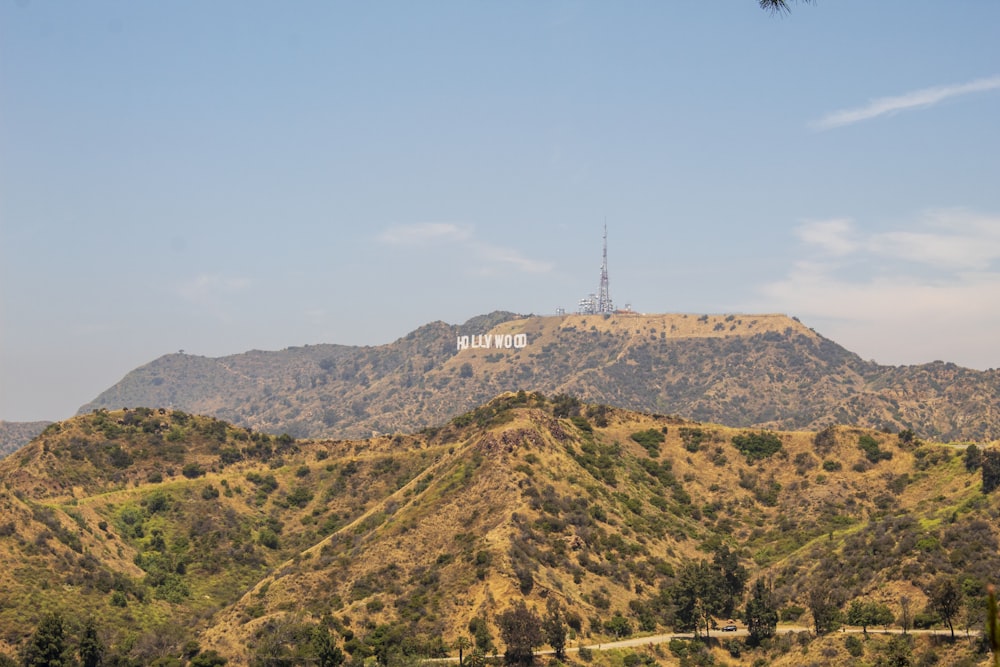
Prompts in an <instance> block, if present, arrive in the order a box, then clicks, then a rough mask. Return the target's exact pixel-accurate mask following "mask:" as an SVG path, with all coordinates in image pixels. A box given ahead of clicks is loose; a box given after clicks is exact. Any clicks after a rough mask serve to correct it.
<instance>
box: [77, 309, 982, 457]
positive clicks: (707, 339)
mask: <svg viewBox="0 0 1000 667" xmlns="http://www.w3.org/2000/svg"><path fill="white" fill-rule="evenodd" d="M518 335H520V336H523V341H524V346H523V347H516V346H514V345H512V344H511V342H512V341H513V340H515V337H516V336H518ZM462 336H468V337H469V341H467V342H469V347H467V348H466V349H458V345H457V341H460V340H461V337H462ZM508 337H509V338H508ZM494 341H501V342H506V345H505V346H502V347H501V348H499V349H498V348H497V347H496V345H494V344H493V342H494ZM477 344H478V345H483V346H482V347H479V346H477ZM487 344H489V347H485V345H487ZM522 388H530V389H533V390H538V391H542V392H545V393H570V394H573V395H576V396H579V397H580V398H582V399H584V400H587V401H590V402H594V403H604V404H608V405H615V406H620V407H625V408H628V409H632V410H639V411H645V412H655V413H661V414H674V415H681V416H683V417H686V418H691V419H699V420H704V421H711V422H715V423H720V424H727V425H730V426H734V427H766V428H778V429H815V430H818V429H820V428H823V427H824V426H826V425H828V424H845V425H847V424H853V425H859V426H864V427H868V428H877V429H886V428H888V429H893V430H897V431H898V430H907V429H908V430H912V431H914V432H916V433H917V434H918V435H920V436H921V437H923V438H933V439H940V440H972V441H986V440H991V439H996V438H998V437H1000V371H996V370H994V371H986V372H980V371H974V370H970V369H966V368H960V367H958V366H955V365H954V364H946V363H942V362H935V363H931V364H925V365H920V366H907V367H891V366H881V365H878V364H875V363H874V362H868V361H864V360H862V359H861V358H859V357H858V356H857V355H856V354H853V353H851V352H849V351H847V350H845V349H844V348H842V347H840V346H839V345H837V344H836V343H834V342H832V341H830V340H827V339H825V338H823V337H822V336H820V335H819V334H817V333H816V332H814V331H812V330H810V329H808V328H807V327H805V326H803V325H802V324H801V323H799V322H798V321H796V320H795V319H793V318H788V317H785V316H783V315H712V316H710V315H702V316H695V315H638V314H619V315H614V316H608V317H604V316H578V315H569V316H562V317H522V316H517V315H514V314H512V313H493V314H491V315H488V316H482V317H478V318H474V319H472V320H470V321H469V322H466V323H465V324H464V325H461V326H455V325H448V324H445V323H443V322H434V323H431V324H428V325H426V326H423V327H421V328H419V329H417V330H415V331H413V332H411V333H409V334H408V335H406V336H404V337H403V338H400V339H399V340H397V341H395V342H393V343H390V344H387V345H381V346H376V347H367V346H366V347H347V346H339V345H310V346H306V347H300V348H289V349H286V350H282V351H277V352H262V351H256V350H255V351H251V352H246V353H243V354H236V355H232V356H228V357H221V358H217V359H213V358H206V357H199V356H193V355H186V354H171V355H167V356H164V357H161V358H159V359H156V360H155V361H153V362H151V363H150V364H147V365H146V366H143V367H141V368H138V369H136V370H134V371H132V372H131V373H129V374H128V375H127V376H126V377H125V378H123V379H122V380H121V382H119V383H118V384H116V385H115V386H113V387H111V388H110V389H108V390H107V391H105V392H104V393H102V394H101V395H100V396H99V397H97V398H96V399H95V400H94V401H93V402H91V403H88V404H87V405H85V406H83V407H82V408H81V410H80V412H81V414H82V413H86V412H90V411H91V410H93V409H95V408H104V409H115V408H120V407H122V406H131V405H167V406H172V407H174V408H176V409H180V410H185V411H187V412H193V413H198V414H209V415H213V416H215V417H217V418H219V419H225V420H227V421H230V422H232V423H235V424H240V425H243V426H248V427H251V428H254V429H256V430H262V431H266V432H269V433H276V434H277V433H289V434H291V435H293V436H296V437H338V438H344V437H351V438H357V437H367V436H369V435H371V434H372V433H397V432H409V431H413V430H416V429H419V428H423V427H425V426H429V425H433V424H438V423H441V422H443V421H445V420H447V419H450V418H451V417H453V416H455V415H457V414H460V413H462V412H464V411H466V410H470V409H473V408H474V407H475V406H477V405H480V404H482V403H484V402H486V401H488V400H490V398H491V397H493V396H496V395H497V394H500V393H502V392H505V391H517V390H519V389H522Z"/></svg>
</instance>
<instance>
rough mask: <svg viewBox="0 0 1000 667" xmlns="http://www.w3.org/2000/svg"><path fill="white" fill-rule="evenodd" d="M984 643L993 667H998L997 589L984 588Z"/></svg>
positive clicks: (991, 586)
mask: <svg viewBox="0 0 1000 667" xmlns="http://www.w3.org/2000/svg"><path fill="white" fill-rule="evenodd" d="M986 643H987V644H989V647H990V652H991V653H993V667H1000V620H998V619H997V589H996V588H995V587H994V586H993V584H990V585H989V586H987V587H986Z"/></svg>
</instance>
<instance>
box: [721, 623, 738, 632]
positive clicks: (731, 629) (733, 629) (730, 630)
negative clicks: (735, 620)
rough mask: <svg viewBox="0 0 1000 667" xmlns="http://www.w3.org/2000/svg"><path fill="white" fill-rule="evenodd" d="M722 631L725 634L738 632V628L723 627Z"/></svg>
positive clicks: (731, 626)
mask: <svg viewBox="0 0 1000 667" xmlns="http://www.w3.org/2000/svg"><path fill="white" fill-rule="evenodd" d="M722 631H723V632H736V626H735V625H723V626H722Z"/></svg>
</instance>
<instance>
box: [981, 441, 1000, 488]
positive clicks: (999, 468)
mask: <svg viewBox="0 0 1000 667" xmlns="http://www.w3.org/2000/svg"><path fill="white" fill-rule="evenodd" d="M980 463H981V465H982V472H983V493H990V492H992V491H993V490H994V489H996V488H997V487H1000V450H998V449H984V450H983V451H982V455H981V457H980Z"/></svg>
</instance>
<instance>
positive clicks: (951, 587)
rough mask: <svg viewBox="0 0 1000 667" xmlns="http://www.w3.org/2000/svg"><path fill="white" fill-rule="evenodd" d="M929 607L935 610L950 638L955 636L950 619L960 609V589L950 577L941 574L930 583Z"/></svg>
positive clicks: (954, 616)
mask: <svg viewBox="0 0 1000 667" xmlns="http://www.w3.org/2000/svg"><path fill="white" fill-rule="evenodd" d="M928 597H929V598H930V599H929V603H930V606H931V608H933V609H934V611H936V612H937V613H938V614H939V615H940V616H941V618H943V619H944V621H945V623H947V624H948V629H949V630H950V631H951V638H952V639H954V638H955V627H954V625H953V624H952V621H953V620H954V619H955V618H956V617H957V616H958V613H959V611H961V609H962V602H963V600H962V597H963V596H962V589H961V587H960V586H959V585H958V582H957V581H955V579H953V578H952V577H949V576H947V575H941V576H940V577H938V578H937V579H935V580H934V581H933V583H931V588H930V591H929V594H928Z"/></svg>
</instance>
